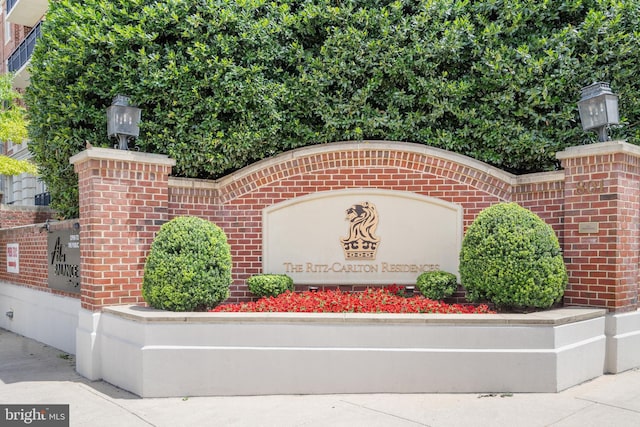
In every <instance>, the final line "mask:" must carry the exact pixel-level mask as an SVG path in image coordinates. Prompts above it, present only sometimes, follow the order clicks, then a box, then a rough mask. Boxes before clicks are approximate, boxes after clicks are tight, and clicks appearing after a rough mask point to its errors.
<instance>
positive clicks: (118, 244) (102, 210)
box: [70, 148, 175, 311]
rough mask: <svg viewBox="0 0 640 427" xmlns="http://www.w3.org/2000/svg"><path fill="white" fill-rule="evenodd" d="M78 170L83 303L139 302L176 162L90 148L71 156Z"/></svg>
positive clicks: (96, 306)
mask: <svg viewBox="0 0 640 427" xmlns="http://www.w3.org/2000/svg"><path fill="white" fill-rule="evenodd" d="M70 162H71V163H73V165H74V167H75V171H76V173H77V174H78V191H79V194H78V196H79V197H78V198H79V201H80V265H81V267H80V268H81V278H80V283H81V291H82V295H81V298H82V307H83V308H85V309H86V310H89V311H100V309H101V308H102V307H103V306H105V305H115V304H132V303H140V302H142V301H143V300H142V295H141V285H142V275H143V271H144V263H145V259H146V256H147V253H148V251H149V247H150V246H151V242H152V241H153V238H154V236H155V233H156V232H157V230H158V229H159V228H160V225H162V224H163V223H164V222H166V221H167V219H168V218H167V215H168V214H167V203H168V178H169V174H170V173H171V167H172V166H173V165H175V161H174V160H172V159H169V158H168V157H166V156H163V155H158V154H148V153H138V152H133V151H123V150H114V149H108V148H90V149H88V150H85V151H82V152H81V153H79V154H77V155H75V156H73V157H72V158H71V159H70Z"/></svg>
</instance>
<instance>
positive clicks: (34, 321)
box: [0, 282, 80, 354]
mask: <svg viewBox="0 0 640 427" xmlns="http://www.w3.org/2000/svg"><path fill="white" fill-rule="evenodd" d="M78 310H80V299H79V298H70V297H66V296H61V295H56V294H52V293H50V292H42V291H41V290H38V289H35V288H27V287H24V286H18V285H14V284H11V283H8V282H0V328H3V329H6V330H9V331H12V332H15V333H17V334H20V335H24V336H26V337H29V338H33V339H35V340H38V341H40V342H42V343H45V344H47V345H50V346H52V347H55V348H58V349H60V350H63V351H65V352H67V353H72V354H73V353H75V352H76V340H75V338H76V336H75V330H76V328H77V327H78ZM8 313H11V315H12V317H9V315H8Z"/></svg>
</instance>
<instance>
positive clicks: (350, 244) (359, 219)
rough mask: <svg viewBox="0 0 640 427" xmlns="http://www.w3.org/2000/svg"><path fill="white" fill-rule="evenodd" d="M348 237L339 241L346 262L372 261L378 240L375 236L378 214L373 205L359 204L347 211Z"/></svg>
mask: <svg viewBox="0 0 640 427" xmlns="http://www.w3.org/2000/svg"><path fill="white" fill-rule="evenodd" d="M346 219H347V221H349V235H348V236H347V237H345V238H342V239H340V242H341V243H342V248H343V250H344V257H345V259H347V260H357V259H360V260H374V259H375V258H376V251H377V249H378V244H379V243H380V238H379V237H377V236H376V235H375V231H376V228H377V227H378V212H377V211H376V207H375V205H374V204H373V203H369V202H361V203H359V204H356V205H353V206H351V207H350V208H349V209H347V217H346Z"/></svg>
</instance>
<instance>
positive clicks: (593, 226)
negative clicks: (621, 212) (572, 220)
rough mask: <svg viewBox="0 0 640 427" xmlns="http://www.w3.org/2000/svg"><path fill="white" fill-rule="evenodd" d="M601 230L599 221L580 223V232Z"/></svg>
mask: <svg viewBox="0 0 640 427" xmlns="http://www.w3.org/2000/svg"><path fill="white" fill-rule="evenodd" d="M599 231H600V223H598V222H581V223H580V224H579V225H578V233H597V232H599Z"/></svg>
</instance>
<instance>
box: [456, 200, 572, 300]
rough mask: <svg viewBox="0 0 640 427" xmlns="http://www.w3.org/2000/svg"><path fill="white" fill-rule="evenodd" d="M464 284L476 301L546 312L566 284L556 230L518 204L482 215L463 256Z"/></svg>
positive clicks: (466, 240)
mask: <svg viewBox="0 0 640 427" xmlns="http://www.w3.org/2000/svg"><path fill="white" fill-rule="evenodd" d="M460 280H461V282H462V285H463V286H464V288H465V289H466V291H467V298H468V299H469V300H470V301H472V302H475V301H479V300H488V301H491V302H493V303H494V304H496V306H497V307H499V308H502V309H516V310H526V309H531V308H548V307H550V306H551V305H553V304H554V303H556V302H558V301H560V299H561V298H562V295H563V294H564V290H565V287H566V285H567V282H568V277H567V271H566V268H565V265H564V261H563V259H562V255H561V253H560V245H559V243H558V239H557V237H556V235H555V233H554V232H553V229H552V228H551V227H550V226H549V225H548V224H546V223H545V222H544V221H542V220H541V219H540V218H539V217H538V216H537V215H536V214H534V213H533V212H531V211H529V210H527V209H525V208H523V207H521V206H519V205H518V204H516V203H501V204H497V205H494V206H491V207H489V208H487V209H485V210H484V211H482V212H481V213H480V214H479V215H478V217H477V218H476V220H475V221H474V222H473V223H472V224H471V226H469V228H468V230H467V233H466V235H465V237H464V239H463V242H462V249H461V251H460Z"/></svg>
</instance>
